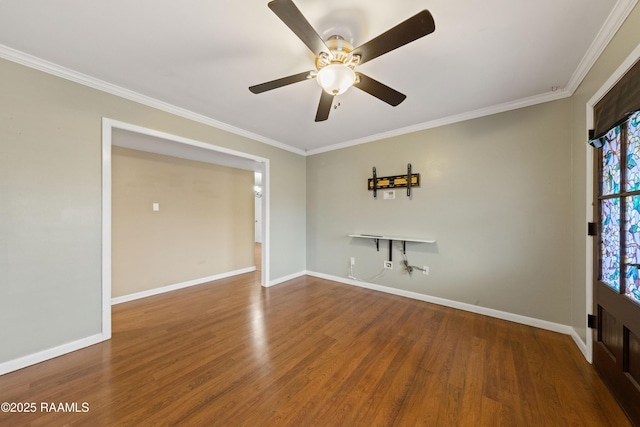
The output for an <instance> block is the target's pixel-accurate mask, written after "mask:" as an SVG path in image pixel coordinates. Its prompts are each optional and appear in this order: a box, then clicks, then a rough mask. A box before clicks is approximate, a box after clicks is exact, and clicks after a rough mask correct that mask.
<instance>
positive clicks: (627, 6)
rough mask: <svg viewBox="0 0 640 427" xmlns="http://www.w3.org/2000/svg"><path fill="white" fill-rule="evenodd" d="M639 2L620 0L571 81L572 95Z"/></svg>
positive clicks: (569, 86) (570, 90)
mask: <svg viewBox="0 0 640 427" xmlns="http://www.w3.org/2000/svg"><path fill="white" fill-rule="evenodd" d="M636 3H638V0H618V2H617V3H616V5H615V6H614V7H613V10H612V11H611V13H610V14H609V16H608V17H607V20H606V21H605V22H604V25H603V26H602V28H601V29H600V31H599V32H598V35H597V36H596V38H595V40H594V41H593V43H591V46H589V49H588V50H587V53H586V54H585V55H584V57H583V58H582V61H580V64H578V68H576V71H575V72H574V73H573V75H572V76H571V79H569V83H568V84H567V87H566V89H567V90H568V91H569V93H570V94H571V95H573V93H574V92H575V91H576V89H578V86H579V85H580V83H582V80H584V78H585V77H586V76H587V73H588V72H589V70H591V67H593V64H595V63H596V61H597V60H598V58H599V57H600V55H601V54H602V52H603V51H604V49H605V48H606V47H607V45H608V44H609V42H610V41H611V39H612V38H613V36H615V35H616V33H617V32H618V30H619V29H620V27H621V26H622V24H623V23H624V21H625V19H627V16H629V14H630V13H631V11H632V10H633V8H634V7H635V5H636Z"/></svg>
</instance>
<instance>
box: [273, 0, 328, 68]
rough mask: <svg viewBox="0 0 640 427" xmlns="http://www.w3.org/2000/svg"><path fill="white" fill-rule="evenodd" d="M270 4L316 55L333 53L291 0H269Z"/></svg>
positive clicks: (274, 11)
mask: <svg viewBox="0 0 640 427" xmlns="http://www.w3.org/2000/svg"><path fill="white" fill-rule="evenodd" d="M268 6H269V9H271V10H272V11H273V13H275V14H276V15H278V18H280V19H281V20H282V22H284V23H285V24H286V25H287V27H289V28H290V29H291V31H293V32H294V33H295V34H296V36H298V38H299V39H300V40H302V42H303V43H304V44H305V45H306V46H307V47H308V48H309V50H311V52H313V53H314V55H316V56H319V55H320V53H321V52H325V53H327V54H328V55H331V51H330V50H329V48H328V47H327V46H326V45H325V44H324V41H323V40H322V38H321V37H320V36H319V35H318V33H317V32H316V30H314V29H313V27H312V26H311V24H309V21H307V19H306V18H305V17H304V15H302V12H300V9H298V8H297V7H296V5H295V4H293V2H292V1H291V0H273V1H271V2H269V4H268Z"/></svg>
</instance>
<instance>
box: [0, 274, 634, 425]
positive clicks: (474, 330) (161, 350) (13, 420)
mask: <svg viewBox="0 0 640 427" xmlns="http://www.w3.org/2000/svg"><path fill="white" fill-rule="evenodd" d="M0 402H22V403H29V402H34V403H36V404H37V405H38V410H37V411H36V412H35V413H23V414H16V413H1V412H0V425H2V426H24V425H33V426H66V425H69V426H84V425H87V426H162V425H180V426H367V427H369V426H421V425H425V426H554V427H555V426H598V427H600V426H628V425H629V423H628V421H627V419H626V418H625V416H624V414H623V413H622V411H621V410H620V408H619V406H618V405H617V404H616V402H615V401H614V399H613V398H612V396H611V394H610V393H609V391H608V390H607V388H606V387H605V386H604V384H603V383H602V381H601V380H600V379H599V377H598V376H597V374H596V372H595V371H594V369H593V367H592V366H591V365H589V364H588V363H587V362H586V361H585V360H584V358H583V357H582V355H581V354H580V352H579V350H578V349H577V348H576V346H575V344H574V343H573V341H572V340H571V338H570V337H568V336H565V335H561V334H556V333H553V332H549V331H544V330H541V329H536V328H531V327H527V326H523V325H519V324H515V323H510V322H506V321H502V320H497V319H493V318H489V317H484V316H480V315H476V314H471V313H467V312H463V311H459V310H455V309H451V308H446V307H441V306H437V305H432V304H427V303H424V302H420V301H414V300H411V299H406V298H402V297H398V296H393V295H387V294H384V293H379V292H375V291H371V290H366V289H361V288H357V287H351V286H348V285H344V284H339V283H335V282H330V281H326V280H321V279H317V278H313V277H301V278H298V279H295V280H292V281H289V282H286V283H283V284H280V285H278V286H275V287H273V288H268V289H266V288H262V287H260V286H259V273H248V274H244V275H241V276H236V277H233V278H228V279H223V280H220V281H216V282H212V283H210V284H205V285H200V286H196V287H192V288H188V289H183V290H179V291H175V292H171V293H167V294H163V295H158V296H154V297H149V298H145V299H143V300H137V301H132V302H129V303H125V304H120V305H116V306H114V307H113V339H112V340H111V341H109V342H105V343H101V344H97V345H94V346H92V347H89V348H86V349H83V350H80V351H77V352H74V353H71V354H68V355H65V356H62V357H59V358H56V359H53V360H50V361H47V362H44V363H40V364H38V365H34V366H31V367H28V368H25V369H22V370H20V371H16V372H12V373H9V374H6V375H4V376H1V377H0ZM41 402H49V403H59V402H62V403H65V402H66V403H73V402H75V403H77V404H78V408H79V410H80V411H81V410H82V406H81V405H82V403H83V402H86V403H87V404H88V412H72V413H62V412H48V413H47V412H43V411H41V410H40V404H41Z"/></svg>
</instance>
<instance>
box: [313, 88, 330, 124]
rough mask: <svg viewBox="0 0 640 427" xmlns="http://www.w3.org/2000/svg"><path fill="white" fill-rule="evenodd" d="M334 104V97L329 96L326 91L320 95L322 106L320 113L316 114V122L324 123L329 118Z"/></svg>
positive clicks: (320, 105)
mask: <svg viewBox="0 0 640 427" xmlns="http://www.w3.org/2000/svg"><path fill="white" fill-rule="evenodd" d="M332 104H333V95H329V94H328V93H327V92H325V91H324V90H323V91H322V95H320V104H318V112H317V113H316V122H323V121H325V120H327V119H328V118H329V112H331V105H332Z"/></svg>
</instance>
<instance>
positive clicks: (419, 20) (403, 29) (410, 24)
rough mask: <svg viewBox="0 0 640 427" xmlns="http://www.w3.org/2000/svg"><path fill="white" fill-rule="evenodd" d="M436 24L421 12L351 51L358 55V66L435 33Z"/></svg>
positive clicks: (431, 18) (425, 11)
mask: <svg viewBox="0 0 640 427" xmlns="http://www.w3.org/2000/svg"><path fill="white" fill-rule="evenodd" d="M435 29H436V24H435V22H434V21H433V16H431V13H430V12H429V11H428V10H426V9H425V10H423V11H421V12H418V13H417V14H415V15H413V16H412V17H411V18H409V19H407V20H406V21H403V22H401V23H400V24H398V25H396V26H395V27H393V28H391V29H390V30H388V31H386V32H384V33H382V34H380V35H379V36H378V37H376V38H375V39H373V40H369V41H368V42H366V43H365V44H363V45H361V46H359V47H357V48H355V49H354V50H353V52H352V53H353V54H354V55H360V64H364V63H365V62H367V61H371V60H372V59H374V58H377V57H378V56H380V55H384V54H385V53H387V52H391V51H392V50H394V49H397V48H399V47H401V46H404V45H405V44H407V43H411V42H412V41H414V40H417V39H419V38H420V37H424V36H426V35H427V34H431V33H433V32H434V31H435Z"/></svg>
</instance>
